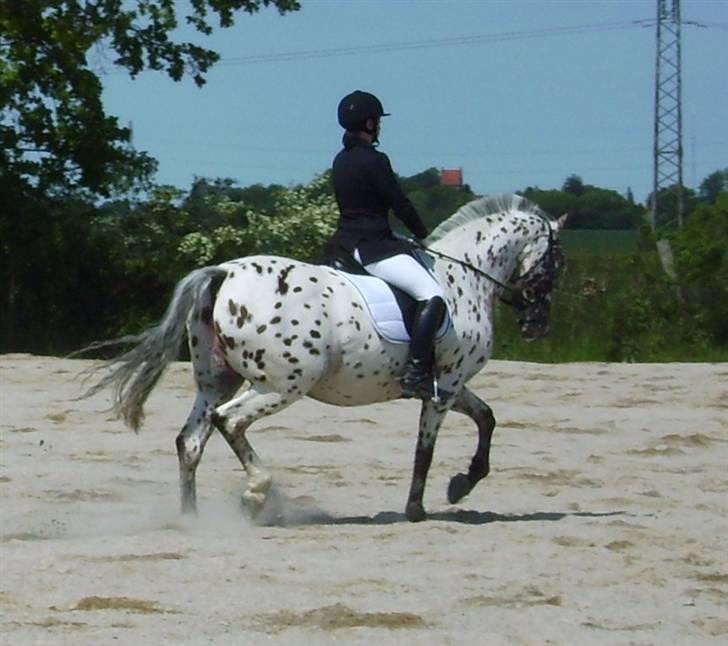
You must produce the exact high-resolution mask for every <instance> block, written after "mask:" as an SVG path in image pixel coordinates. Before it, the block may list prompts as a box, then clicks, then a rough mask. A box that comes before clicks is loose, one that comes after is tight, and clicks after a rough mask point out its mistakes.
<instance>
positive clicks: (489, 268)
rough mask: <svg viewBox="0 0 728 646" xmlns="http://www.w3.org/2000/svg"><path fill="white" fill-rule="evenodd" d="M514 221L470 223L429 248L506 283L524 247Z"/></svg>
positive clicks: (523, 241)
mask: <svg viewBox="0 0 728 646" xmlns="http://www.w3.org/2000/svg"><path fill="white" fill-rule="evenodd" d="M527 242H528V239H527V237H526V236H525V235H524V229H523V227H519V226H518V222H517V221H499V222H495V223H493V222H487V221H485V220H483V221H474V222H471V223H468V224H466V225H464V226H462V227H461V228H460V229H457V230H455V231H451V232H450V233H449V234H447V235H446V236H445V237H444V238H442V239H441V240H439V241H438V242H437V243H435V245H433V248H435V249H436V250H437V251H440V252H442V253H444V254H447V255H448V256H450V257H452V258H457V259H459V260H463V261H465V262H467V263H468V264H471V265H473V266H475V267H477V268H478V269H480V270H481V271H483V272H485V273H487V274H488V275H489V276H491V277H493V278H495V279H496V280H498V281H499V282H502V283H503V282H506V281H507V280H508V279H509V278H510V277H511V276H512V275H513V272H514V271H515V269H516V264H517V262H518V257H519V256H520V254H521V252H522V251H523V248H524V246H525V245H526V244H527Z"/></svg>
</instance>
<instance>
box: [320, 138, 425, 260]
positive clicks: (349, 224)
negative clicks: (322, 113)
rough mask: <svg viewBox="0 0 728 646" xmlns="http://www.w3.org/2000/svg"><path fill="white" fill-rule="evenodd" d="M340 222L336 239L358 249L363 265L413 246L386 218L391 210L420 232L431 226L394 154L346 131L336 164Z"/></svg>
mask: <svg viewBox="0 0 728 646" xmlns="http://www.w3.org/2000/svg"><path fill="white" fill-rule="evenodd" d="M333 182H334V193H335V195H336V203H337V204H338V205H339V214H340V217H339V225H338V229H337V230H336V233H334V236H333V238H332V242H333V243H334V244H336V245H339V246H341V247H343V248H344V249H346V250H347V251H349V252H353V251H354V249H358V250H359V255H360V256H361V260H362V263H363V264H367V263H370V262H375V261H377V260H381V259H382V258H387V257H389V256H393V255H396V254H399V253H408V252H409V251H411V245H410V244H409V243H408V242H406V241H404V240H401V239H398V238H395V237H394V236H393V234H392V230H391V228H390V226H389V222H388V220H387V215H388V213H389V210H390V209H391V210H392V211H393V212H394V214H395V215H396V216H397V217H398V218H399V219H400V220H402V222H403V223H404V224H405V225H406V226H407V228H408V229H409V230H410V231H411V232H412V233H413V234H414V235H415V236H416V237H417V238H425V237H427V229H426V227H425V225H424V224H423V223H422V220H421V218H420V216H419V214H418V213H417V210H416V209H415V207H414V206H413V205H412V203H411V202H410V201H409V200H408V199H407V197H406V196H405V194H404V193H403V192H402V189H401V188H400V186H399V183H398V182H397V178H396V177H395V175H394V171H393V170H392V165H391V164H390V163H389V158H388V157H387V156H386V155H385V154H384V153H382V152H379V151H378V150H377V149H376V148H375V147H374V146H373V145H372V144H369V143H367V142H366V141H363V140H361V139H358V138H357V137H352V136H350V135H348V134H347V135H344V148H343V150H341V152H339V154H338V155H336V157H335V159H334V163H333Z"/></svg>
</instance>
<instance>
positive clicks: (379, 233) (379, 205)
mask: <svg viewBox="0 0 728 646" xmlns="http://www.w3.org/2000/svg"><path fill="white" fill-rule="evenodd" d="M338 116H339V124H340V125H341V127H342V128H344V130H345V131H346V132H345V133H344V139H343V144H344V148H343V149H342V150H341V152H339V154H338V155H336V158H335V159H334V163H333V183H334V192H335V194H336V202H337V204H338V206H339V213H340V218H339V223H338V228H337V230H336V232H335V233H334V235H333V237H332V239H331V243H333V245H335V246H339V247H343V248H344V249H345V250H346V251H348V252H349V253H351V254H352V255H353V256H354V258H355V259H356V260H357V261H358V262H360V263H361V264H362V265H364V268H365V269H366V270H367V271H368V272H369V273H370V274H372V275H373V276H378V277H379V278H381V279H383V280H384V281H386V282H388V283H390V284H392V285H394V286H395V287H398V288H399V289H401V290H402V291H404V292H406V293H407V294H409V295H410V296H412V297H413V298H414V299H415V300H416V301H418V303H417V311H416V314H415V319H414V323H413V329H412V335H411V336H412V340H411V342H410V352H409V357H408V359H407V364H406V366H405V372H404V375H403V377H402V380H401V383H402V396H403V397H407V398H410V397H421V398H430V397H432V396H433V394H434V393H433V379H432V368H433V360H434V358H433V346H434V339H435V334H436V332H437V330H438V328H439V327H440V325H441V323H442V320H443V317H444V316H445V315H446V307H445V300H444V298H443V291H442V289H441V287H440V286H439V284H438V283H437V280H436V279H435V278H434V276H433V275H432V274H431V273H430V272H429V271H428V270H427V269H426V268H425V267H424V266H423V265H422V264H420V263H419V262H418V261H417V260H416V259H415V257H414V255H413V254H414V246H413V244H412V243H411V242H409V241H407V240H405V239H403V238H398V237H395V236H394V234H393V233H392V230H391V228H390V226H389V222H388V219H387V215H388V212H389V210H390V209H391V210H392V211H393V212H394V214H395V215H396V216H397V217H398V218H399V219H400V220H402V222H404V224H405V225H406V226H407V228H408V229H409V230H410V231H411V232H412V233H413V234H414V235H415V237H416V238H418V239H422V238H426V237H427V229H426V227H425V225H424V224H423V223H422V220H421V218H420V216H419V214H418V213H417V210H416V209H415V207H414V206H413V205H412V203H411V202H410V201H409V200H408V199H407V197H406V196H405V195H404V193H403V192H402V189H401V188H400V186H399V184H398V183H397V178H396V177H395V175H394V171H393V170H392V166H391V164H390V162H389V158H388V157H387V156H386V155H385V154H384V153H382V152H379V151H378V150H376V148H375V146H376V145H377V144H378V143H379V132H380V121H381V118H382V117H386V116H389V115H388V113H386V112H384V108H383V107H382V104H381V102H380V101H379V99H378V98H377V97H376V96H374V95H373V94H370V93H368V92H362V91H361V90H357V91H355V92H352V93H351V94H348V95H346V96H345V97H344V98H343V99H342V100H341V102H340V103H339V109H338Z"/></svg>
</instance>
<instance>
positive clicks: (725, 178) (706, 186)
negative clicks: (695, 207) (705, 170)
mask: <svg viewBox="0 0 728 646" xmlns="http://www.w3.org/2000/svg"><path fill="white" fill-rule="evenodd" d="M721 193H728V168H724V169H723V170H717V171H715V172H714V173H711V174H710V175H708V176H707V177H706V178H705V179H704V180H703V181H702V182H701V184H700V188H699V195H700V199H701V200H702V201H703V202H706V203H707V204H715V203H716V202H717V201H718V197H719V196H720V194H721Z"/></svg>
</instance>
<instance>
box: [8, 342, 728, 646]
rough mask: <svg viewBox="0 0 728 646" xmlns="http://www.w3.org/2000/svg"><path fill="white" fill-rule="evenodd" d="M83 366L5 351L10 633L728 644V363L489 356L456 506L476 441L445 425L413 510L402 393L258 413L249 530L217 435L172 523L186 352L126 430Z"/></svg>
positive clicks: (228, 455) (18, 638)
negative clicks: (369, 402) (196, 510)
mask: <svg viewBox="0 0 728 646" xmlns="http://www.w3.org/2000/svg"><path fill="white" fill-rule="evenodd" d="M85 365H87V363H86V362H83V361H70V360H61V359H54V358H45V357H34V356H29V355H4V356H0V496H1V498H0V500H1V505H0V643H2V644H8V645H10V644H12V645H14V646H27V645H35V644H39V645H40V644H49V645H50V644H52V645H56V644H62V645H68V646H71V645H73V646H81V645H89V646H90V645H93V646H99V645H101V646H103V645H107V644H129V645H134V646H136V645H147V644H148V645H150V646H151V645H154V646H159V645H163V644H175V645H179V644H190V645H198V644H200V645H201V644H215V645H218V646H225V645H228V644H229V645H236V646H239V645H247V644H268V643H269V644H291V645H293V644H295V645H300V644H307V645H311V646H316V645H318V644H329V643H340V644H367V645H371V644H378V645H388V644H418V645H419V646H422V645H429V644H437V645H447V644H453V645H457V646H461V645H462V644H485V645H488V646H493V645H501V644H502V645H508V646H512V645H516V646H518V645H528V646H531V645H534V644H535V645H538V644H573V645H579V646H583V645H585V644H604V645H609V646H614V645H622V644H624V645H627V644H635V645H643V644H659V645H660V646H667V645H672V644H675V645H680V646H682V645H692V644H726V643H728V364H661V365H628V364H619V365H618V364H596V363H585V364H562V365H541V364H529V363H514V362H501V361H494V362H491V363H489V364H488V365H487V366H486V368H485V370H484V371H483V372H482V373H481V374H480V375H479V376H477V377H476V378H475V379H474V380H473V382H472V383H471V385H472V386H473V390H475V392H476V393H478V394H479V395H480V396H481V397H483V398H484V399H485V400H486V401H488V402H489V403H490V404H491V406H492V407H493V410H494V412H495V415H496V419H497V421H498V426H497V428H496V432H495V436H494V444H493V449H492V453H491V466H492V470H491V474H490V476H489V477H488V478H487V479H486V480H484V481H482V482H481V483H480V484H479V485H478V486H477V487H476V488H475V490H474V491H473V492H472V493H471V495H470V496H468V497H467V498H466V499H465V500H464V501H463V502H462V503H461V504H459V505H457V506H450V505H448V503H447V501H446V498H445V492H446V488H447V483H448V481H449V479H450V477H451V476H452V475H454V474H455V473H456V472H458V471H462V470H464V469H465V468H466V467H467V465H468V463H469V461H470V457H471V455H472V452H473V450H474V449H475V443H476V438H477V433H476V429H475V426H474V424H473V423H472V422H471V421H470V420H468V419H467V418H465V417H463V416H460V415H457V414H455V413H451V414H450V415H449V416H448V417H447V419H446V420H445V424H444V426H443V429H442V431H441V433H440V437H439V440H438V444H437V448H436V450H435V459H434V461H433V465H432V469H431V471H430V478H429V481H428V488H427V491H426V492H425V505H426V508H427V510H428V512H429V514H430V518H429V519H428V520H427V521H425V522H423V523H420V524H411V523H408V522H407V521H406V519H405V517H404V513H403V511H404V503H405V499H406V495H407V491H408V487H409V481H410V475H411V470H412V458H413V452H414V446H415V438H416V424H417V416H418V405H417V404H416V403H415V402H411V401H406V402H405V401H399V402H392V403H388V404H380V405H373V406H367V407H361V408H348V409H347V408H335V407H331V406H326V405H323V404H318V403H316V402H313V401H310V400H306V401H303V402H299V403H297V404H295V405H294V406H292V407H291V408H289V409H287V410H285V411H284V412H282V413H279V414H278V415H275V416H273V417H270V418H266V419H264V420H262V421H260V422H258V423H257V424H256V425H255V426H254V427H253V428H252V429H251V431H250V434H249V437H250V438H251V442H252V444H253V446H255V448H256V450H257V452H258V453H259V455H260V456H261V458H262V459H263V460H264V461H265V462H266V464H267V465H268V466H269V467H270V468H271V471H272V473H273V476H274V478H275V483H276V484H275V489H274V492H273V496H272V500H271V501H270V504H269V506H268V508H267V509H266V510H265V512H264V516H265V518H264V520H265V521H266V524H253V523H252V522H251V521H249V520H248V519H247V518H246V516H245V515H244V514H243V513H242V511H241V509H240V505H239V500H240V494H241V493H242V490H243V487H242V479H243V478H244V477H245V476H244V473H243V472H242V470H241V467H240V465H239V464H238V463H237V461H236V459H235V457H234V456H233V454H232V452H231V451H230V450H229V449H228V447H227V445H226V444H225V443H224V441H223V440H222V438H221V437H219V436H218V435H213V437H212V439H211V440H210V443H209V444H208V447H207V451H206V454H205V458H204V460H203V462H202V465H201V467H200V469H199V471H198V478H197V484H198V496H199V505H200V514H199V516H198V517H197V518H182V517H181V516H180V514H179V510H178V507H179V500H178V484H177V457H176V452H175V446H174V439H175V436H176V434H177V431H178V430H179V427H180V426H181V424H182V423H183V422H184V419H185V418H186V416H187V413H188V411H189V408H190V406H191V404H192V400H193V386H192V380H191V375H190V373H189V366H188V365H186V364H182V363H177V364H174V365H173V366H172V368H171V369H170V370H169V371H168V373H167V374H166V375H165V378H164V379H163V380H162V383H161V384H160V385H159V386H158V387H157V389H156V390H155V391H154V393H153V394H152V397H151V398H150V400H149V402H148V404H147V409H146V410H147V419H146V424H145V426H144V427H143V429H142V430H141V432H140V433H139V434H134V433H133V432H132V431H130V430H128V429H126V428H125V427H124V426H123V425H122V424H121V423H120V422H119V421H116V420H114V419H113V418H112V417H111V416H110V414H109V413H108V412H107V409H108V406H109V397H108V394H107V393H103V394H99V395H97V396H95V397H93V398H91V399H87V400H75V398H76V397H77V396H78V395H79V393H80V392H81V385H80V383H79V381H78V379H77V375H78V373H79V372H80V371H81V370H82V369H83V367H84V366H85Z"/></svg>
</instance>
